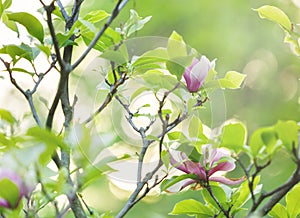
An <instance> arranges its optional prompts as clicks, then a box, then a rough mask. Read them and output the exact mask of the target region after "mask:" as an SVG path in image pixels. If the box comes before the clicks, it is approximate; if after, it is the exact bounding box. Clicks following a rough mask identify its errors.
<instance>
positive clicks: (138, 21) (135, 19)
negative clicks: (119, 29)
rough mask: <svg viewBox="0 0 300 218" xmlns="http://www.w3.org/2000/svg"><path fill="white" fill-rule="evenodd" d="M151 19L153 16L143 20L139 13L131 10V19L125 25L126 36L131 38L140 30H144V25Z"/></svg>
mask: <svg viewBox="0 0 300 218" xmlns="http://www.w3.org/2000/svg"><path fill="white" fill-rule="evenodd" d="M150 19H151V16H148V17H145V18H144V19H142V17H140V16H139V15H138V13H137V12H136V11H135V10H133V9H131V10H130V18H129V20H128V21H127V22H126V23H125V25H124V28H123V29H124V31H125V33H126V36H127V37H129V36H130V35H131V34H132V33H135V32H137V31H138V30H140V29H142V28H143V27H144V25H145V24H146V23H147V22H148V21H149V20H150Z"/></svg>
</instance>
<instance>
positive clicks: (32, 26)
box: [7, 12, 44, 43]
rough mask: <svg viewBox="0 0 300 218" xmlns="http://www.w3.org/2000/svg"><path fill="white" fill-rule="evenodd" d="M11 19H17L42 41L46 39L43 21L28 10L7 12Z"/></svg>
mask: <svg viewBox="0 0 300 218" xmlns="http://www.w3.org/2000/svg"><path fill="white" fill-rule="evenodd" d="M7 17H8V18H9V19H10V20H13V21H16V22H18V23H20V24H21V25H23V26H24V27H25V28H26V29H27V31H28V33H29V34H30V35H32V36H33V37H35V38H37V39H38V40H39V41H40V42H41V43H42V42H43V40H44V29H43V25H42V24H41V22H40V21H39V20H38V19H37V18H36V17H34V16H33V15H31V14H29V13H26V12H17V13H11V14H7Z"/></svg>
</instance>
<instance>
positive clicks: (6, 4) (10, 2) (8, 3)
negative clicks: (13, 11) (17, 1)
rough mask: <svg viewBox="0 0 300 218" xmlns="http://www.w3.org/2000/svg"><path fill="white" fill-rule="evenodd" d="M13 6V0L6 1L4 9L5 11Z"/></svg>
mask: <svg viewBox="0 0 300 218" xmlns="http://www.w3.org/2000/svg"><path fill="white" fill-rule="evenodd" d="M11 4H12V0H6V1H5V2H4V3H3V8H4V9H7V8H9V7H10V6H11Z"/></svg>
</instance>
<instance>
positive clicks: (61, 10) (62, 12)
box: [56, 0, 70, 22]
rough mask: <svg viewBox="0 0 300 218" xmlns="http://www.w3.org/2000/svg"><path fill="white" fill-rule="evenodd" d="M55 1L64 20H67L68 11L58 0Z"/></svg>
mask: <svg viewBox="0 0 300 218" xmlns="http://www.w3.org/2000/svg"><path fill="white" fill-rule="evenodd" d="M56 3H57V5H58V7H59V10H60V12H61V14H62V16H63V17H64V19H65V21H66V22H67V21H68V20H69V19H70V17H69V15H68V13H67V12H66V10H65V7H64V6H63V4H62V3H61V1H60V0H56Z"/></svg>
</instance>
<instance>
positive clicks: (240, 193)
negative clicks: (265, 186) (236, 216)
mask: <svg viewBox="0 0 300 218" xmlns="http://www.w3.org/2000/svg"><path fill="white" fill-rule="evenodd" d="M259 181H260V176H257V177H255V179H254V183H253V190H254V192H255V191H256V189H257V188H258V183H259ZM249 197H250V190H249V186H248V181H245V182H243V183H242V184H241V185H240V187H239V188H238V189H237V190H236V191H235V192H234V193H233V195H232V203H233V206H232V212H236V211H238V209H239V208H240V207H242V206H243V205H244V204H245V203H246V202H247V200H248V199H249Z"/></svg>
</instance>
